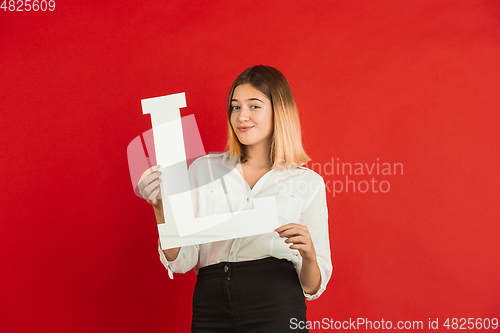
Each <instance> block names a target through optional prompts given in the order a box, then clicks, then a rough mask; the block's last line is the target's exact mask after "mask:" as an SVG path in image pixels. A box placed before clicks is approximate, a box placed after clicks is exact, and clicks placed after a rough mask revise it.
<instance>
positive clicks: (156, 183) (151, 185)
mask: <svg viewBox="0 0 500 333" xmlns="http://www.w3.org/2000/svg"><path fill="white" fill-rule="evenodd" d="M160 176H161V171H160V166H159V165H155V166H152V167H151V168H149V169H147V170H146V171H144V173H143V174H142V176H141V178H140V179H139V183H137V186H138V187H139V192H140V193H141V195H142V197H143V198H144V199H145V200H146V201H147V202H148V203H149V204H150V205H151V206H153V208H155V209H162V208H163V207H162V202H161V191H160V183H161V179H160Z"/></svg>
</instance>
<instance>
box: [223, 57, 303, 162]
mask: <svg viewBox="0 0 500 333" xmlns="http://www.w3.org/2000/svg"><path fill="white" fill-rule="evenodd" d="M245 83H250V84H251V85H252V86H253V87H254V88H255V89H257V90H259V91H260V92H261V93H263V94H264V95H266V97H267V98H268V99H269V100H270V101H271V105H272V107H273V119H274V131H273V136H272V138H271V142H270V152H269V154H270V156H269V157H270V161H271V164H272V166H273V168H274V167H276V168H280V169H281V168H282V167H288V168H293V167H298V166H301V165H304V164H306V163H307V162H309V161H310V160H311V158H310V157H309V156H307V154H306V153H305V151H304V148H303V147H302V137H301V132H300V119H299V113H298V111H297V106H296V105H295V100H294V99H293V94H292V89H291V88H290V85H289V84H288V81H287V80H286V79H285V76H283V74H282V73H281V72H280V71H278V70H277V69H276V68H273V67H270V66H263V65H259V66H252V67H249V68H247V69H246V70H245V71H243V73H241V74H240V75H239V76H238V77H237V78H236V80H234V82H233V85H232V86H231V90H230V91H229V95H228V99H227V121H228V122H227V124H228V130H229V135H228V141H227V145H226V149H225V150H226V151H229V152H230V153H232V154H235V155H236V156H238V157H239V158H240V161H241V162H242V163H244V162H246V160H247V155H246V153H247V152H246V146H245V145H243V144H242V143H241V142H240V141H239V140H238V137H237V136H236V133H235V132H234V129H233V127H232V126H231V100H232V98H233V93H234V89H235V88H236V87H237V86H239V85H241V84H245Z"/></svg>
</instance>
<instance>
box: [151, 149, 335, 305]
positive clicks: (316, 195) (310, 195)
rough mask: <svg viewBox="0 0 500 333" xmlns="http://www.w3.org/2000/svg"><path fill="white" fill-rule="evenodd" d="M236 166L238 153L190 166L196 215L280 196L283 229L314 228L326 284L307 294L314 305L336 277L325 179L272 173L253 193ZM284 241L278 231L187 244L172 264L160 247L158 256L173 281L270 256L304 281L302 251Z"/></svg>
mask: <svg viewBox="0 0 500 333" xmlns="http://www.w3.org/2000/svg"><path fill="white" fill-rule="evenodd" d="M236 163H237V157H236V155H234V154H230V153H229V152H225V153H221V154H208V155H205V156H202V157H199V158H198V159H196V160H195V161H194V162H193V163H192V164H191V165H190V167H189V169H188V174H189V180H190V183H191V188H193V189H197V190H196V191H193V192H196V193H197V195H198V200H194V201H195V203H194V205H195V206H196V207H193V209H194V210H195V212H194V213H195V216H196V217H198V216H206V215H211V214H221V213H227V212H231V211H239V210H242V209H252V207H253V205H252V203H253V199H254V198H260V197H266V196H275V197H276V203H277V209H278V215H279V221H280V225H284V224H287V223H299V224H302V225H305V226H307V229H308V230H309V234H310V235H311V239H312V241H313V245H314V249H315V251H316V256H317V262H318V266H319V269H320V272H321V286H320V288H319V290H318V291H317V292H316V293H315V294H314V295H309V294H307V293H305V292H304V296H305V298H306V299H307V300H309V301H311V300H314V299H316V298H318V297H319V296H320V295H321V294H322V293H323V292H324V291H325V289H326V285H327V284H328V281H329V280H330V277H331V275H332V262H331V256H330V240H329V235H328V207H327V202H326V191H325V183H324V180H323V178H322V177H321V176H320V175H319V174H317V173H316V172H314V171H313V170H311V169H308V168H304V167H297V168H283V169H272V170H270V171H269V172H267V173H266V174H265V175H264V176H262V177H261V178H260V179H259V180H258V182H257V183H256V184H255V185H254V187H253V188H252V189H250V186H249V185H248V184H247V182H246V181H245V179H244V178H243V177H242V175H241V173H240V172H239V171H238V169H236V168H235V165H236ZM285 240H286V238H281V237H279V235H278V233H277V232H271V233H266V234H261V235H256V236H250V237H243V238H236V239H230V240H225V241H218V242H212V243H206V244H198V245H191V246H182V247H181V249H180V251H179V254H178V256H177V258H176V259H175V260H174V261H168V260H167V258H166V257H165V254H164V253H163V251H162V250H161V248H160V247H159V246H158V252H159V254H160V260H161V262H162V263H163V265H164V266H165V268H166V269H167V270H168V273H169V277H170V278H171V279H173V274H172V273H186V272H187V271H189V270H191V269H192V268H194V269H195V272H196V274H198V270H199V268H201V267H205V266H208V265H212V264H217V263H219V262H221V261H230V262H238V261H246V260H255V259H261V258H266V257H271V256H272V257H276V258H278V259H288V260H290V261H291V262H292V263H293V265H294V267H295V269H296V271H297V274H298V276H299V279H300V270H301V268H302V257H301V256H300V254H299V251H298V250H295V249H294V250H292V249H290V248H289V246H290V245H291V244H287V243H285Z"/></svg>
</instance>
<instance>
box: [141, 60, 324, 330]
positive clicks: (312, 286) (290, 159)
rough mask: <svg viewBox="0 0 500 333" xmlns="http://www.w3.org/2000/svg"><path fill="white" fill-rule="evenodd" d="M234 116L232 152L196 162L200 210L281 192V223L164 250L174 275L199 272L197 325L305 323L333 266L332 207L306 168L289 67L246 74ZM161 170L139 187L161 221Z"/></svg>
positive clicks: (294, 326)
mask: <svg viewBox="0 0 500 333" xmlns="http://www.w3.org/2000/svg"><path fill="white" fill-rule="evenodd" d="M227 119H228V129H229V140H228V144H227V147H226V152H225V153H223V154H208V155H206V156H203V157H200V158H198V159H197V160H195V161H194V162H193V163H192V164H191V166H190V167H189V171H188V173H189V178H190V181H191V185H192V186H193V187H197V191H196V193H197V195H198V198H197V200H195V202H196V207H195V216H203V215H209V214H217V213H223V212H227V211H228V210H229V211H235V210H241V209H251V208H252V202H253V199H254V198H259V197H266V196H275V197H276V202H277V208H278V214H279V221H280V225H281V226H280V227H279V228H277V229H276V230H275V232H273V233H268V234H262V235H257V236H250V237H243V238H237V239H231V240H225V241H219V242H212V243H206V244H199V245H193V246H185V247H180V248H175V249H169V250H164V251H162V250H161V249H160V248H159V253H160V260H161V261H162V263H163V264H164V265H165V267H166V268H167V270H168V272H169V276H170V278H173V276H172V273H185V272H187V271H189V270H190V269H192V268H194V269H195V271H196V273H197V274H198V275H197V282H196V287H195V291H194V295H193V317H192V323H191V329H192V332H217V333H221V332H271V331H274V332H288V331H293V332H297V331H308V330H307V329H303V330H301V329H300V328H303V327H305V322H306V304H305V299H307V300H313V299H316V298H318V297H319V296H320V295H321V294H322V293H323V292H324V291H325V288H326V285H327V283H328V281H329V279H330V276H331V274H332V263H331V259H330V245H329V236H328V209H327V203H326V192H325V184H324V181H323V179H322V177H321V176H320V175H318V174H317V173H315V172H314V171H312V170H310V169H308V168H304V167H301V165H304V164H305V163H307V162H308V161H309V160H310V158H309V157H308V156H307V155H306V154H305V152H304V149H303V147H302V141H301V130H300V122H299V115H298V112H297V108H296V105H295V101H294V98H293V95H292V91H291V89H290V86H289V84H288V82H287V80H286V79H285V77H284V76H283V74H281V72H279V71H278V70H277V69H275V68H273V67H269V66H253V67H250V68H248V69H246V70H245V71H244V72H243V73H241V74H240V75H239V76H238V77H237V78H236V80H235V81H234V83H233V85H232V87H231V90H230V92H229V96H228V101H227ZM159 168H160V167H159V166H154V167H152V168H150V169H148V170H146V172H144V174H143V175H142V177H141V180H140V181H139V184H138V186H139V189H140V190H141V194H142V195H143V197H144V198H145V199H146V200H147V201H148V203H150V204H151V205H152V206H153V208H154V211H155V216H156V220H157V223H163V222H164V220H163V211H162V205H161V200H160V198H161V196H160V194H159V191H160V186H159V185H160V181H161V180H160V179H159V177H160V171H159ZM214 173H215V177H214ZM209 174H210V175H209ZM217 178H224V180H225V186H224V188H223V187H222V186H220V182H219V183H217V182H214V181H212V182H210V179H212V180H213V179H217ZM202 184H206V185H204V186H201V185H202ZM226 199H229V201H227V200H226Z"/></svg>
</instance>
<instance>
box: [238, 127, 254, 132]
mask: <svg viewBox="0 0 500 333" xmlns="http://www.w3.org/2000/svg"><path fill="white" fill-rule="evenodd" d="M252 128H253V126H245V127H238V129H239V130H240V132H246V131H248V130H251V129H252Z"/></svg>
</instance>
